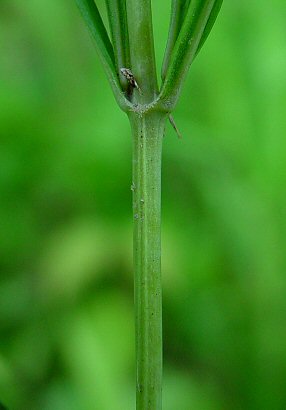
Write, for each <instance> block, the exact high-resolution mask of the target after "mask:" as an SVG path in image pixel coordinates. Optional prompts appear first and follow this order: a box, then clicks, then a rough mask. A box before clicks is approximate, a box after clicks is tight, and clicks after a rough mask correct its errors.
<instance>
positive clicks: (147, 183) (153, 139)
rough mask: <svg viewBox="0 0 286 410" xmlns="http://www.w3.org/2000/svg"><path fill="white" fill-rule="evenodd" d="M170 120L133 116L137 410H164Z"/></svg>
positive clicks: (153, 114)
mask: <svg viewBox="0 0 286 410" xmlns="http://www.w3.org/2000/svg"><path fill="white" fill-rule="evenodd" d="M165 119H166V115H163V114H162V113H148V114H145V115H143V116H141V117H140V116H139V115H136V114H134V113H132V114H130V121H131V126H132V133H133V181H132V190H133V218H134V269H135V328H136V330H135V331H136V409H137V410H161V408H162V290H161V288H162V286H161V158H162V138H163V134H164V127H165Z"/></svg>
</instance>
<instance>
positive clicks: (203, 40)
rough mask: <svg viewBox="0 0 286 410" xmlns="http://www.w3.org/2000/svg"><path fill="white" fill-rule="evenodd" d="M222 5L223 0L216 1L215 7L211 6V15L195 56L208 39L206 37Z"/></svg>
mask: <svg viewBox="0 0 286 410" xmlns="http://www.w3.org/2000/svg"><path fill="white" fill-rule="evenodd" d="M222 3H223V0H216V2H215V5H214V6H213V9H212V12H211V14H210V17H209V20H208V23H207V25H206V27H205V30H204V33H203V35H202V38H201V41H200V45H199V47H198V49H197V53H196V54H198V53H199V52H200V50H201V48H202V46H203V45H204V43H205V41H206V39H207V38H208V36H209V34H210V32H211V30H212V28H213V26H214V23H215V21H216V19H217V16H218V14H219V12H220V9H221V6H222Z"/></svg>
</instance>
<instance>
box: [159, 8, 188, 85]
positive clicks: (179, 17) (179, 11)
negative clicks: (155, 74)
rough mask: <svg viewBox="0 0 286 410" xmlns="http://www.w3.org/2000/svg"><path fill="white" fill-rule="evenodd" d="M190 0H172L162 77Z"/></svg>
mask: <svg viewBox="0 0 286 410" xmlns="http://www.w3.org/2000/svg"><path fill="white" fill-rule="evenodd" d="M190 1H191V0H172V7H171V21H170V28H169V34H168V41H167V46H166V51H165V55H164V61H163V65H162V79H163V80H164V78H165V77H166V72H167V68H168V66H169V63H170V58H171V54H172V51H173V48H174V47H175V43H176V40H177V38H178V35H179V33H180V29H181V27H182V24H183V21H184V19H185V17H186V14H187V11H188V7H189V4H190Z"/></svg>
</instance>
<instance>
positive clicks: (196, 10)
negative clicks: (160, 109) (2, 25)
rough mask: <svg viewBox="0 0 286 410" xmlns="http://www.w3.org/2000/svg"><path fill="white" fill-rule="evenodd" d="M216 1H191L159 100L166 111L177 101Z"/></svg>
mask: <svg viewBox="0 0 286 410" xmlns="http://www.w3.org/2000/svg"><path fill="white" fill-rule="evenodd" d="M216 1H217V0H192V1H191V3H190V5H189V8H188V12H187V15H186V17H185V20H184V23H183V26H182V29H181V31H180V34H179V36H178V39H177V41H176V44H175V47H174V50H173V52H172V57H171V60H170V64H169V66H168V69H167V73H166V78H165V80H164V82H163V85H162V87H161V91H160V96H159V100H160V102H161V103H162V105H163V106H165V108H166V109H168V111H170V110H172V109H173V108H174V106H175V104H176V102H177V100H178V97H179V95H180V91H181V88H182V84H183V81H184V79H185V77H186V75H187V72H188V70H189V67H190V65H191V64H192V62H193V60H194V58H195V56H196V54H197V50H198V48H199V46H200V43H201V40H202V38H203V34H204V31H205V29H206V26H207V24H208V22H209V18H210V15H211V13H212V11H213V8H214V6H215V4H216Z"/></svg>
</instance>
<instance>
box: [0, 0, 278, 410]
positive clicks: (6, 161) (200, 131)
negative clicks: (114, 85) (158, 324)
mask: <svg viewBox="0 0 286 410" xmlns="http://www.w3.org/2000/svg"><path fill="white" fill-rule="evenodd" d="M99 3H100V4H101V6H103V0H102V1H101V2H99ZM153 3H154V25H155V36H156V49H157V57H158V66H159V64H160V61H161V60H162V56H163V52H164V44H165V41H166V35H167V27H168V19H169V17H168V16H169V3H170V2H167V3H166V1H165V0H157V1H154V2H153ZM285 16H286V4H285V1H284V0H273V1H272V2H266V1H265V2H261V1H260V0H252V1H251V2H249V1H248V0H241V1H239V2H238V1H225V4H224V6H223V9H222V12H221V15H220V16H219V19H218V22H217V25H216V26H215V29H214V31H213V33H212V34H211V36H210V38H209V40H208V42H207V43H206V45H205V47H204V48H203V50H202V52H201V54H200V56H199V57H198V58H197V60H196V62H195V64H194V65H193V67H192V70H191V73H190V75H189V77H188V80H187V82H186V85H185V88H184V92H183V95H182V97H181V99H180V102H179V104H178V107H177V109H176V111H175V114H174V115H175V119H176V122H177V124H178V126H179V128H180V130H181V133H182V134H183V139H182V140H178V139H177V137H176V135H175V134H174V132H173V130H172V128H171V126H169V125H168V126H167V131H166V137H165V141H164V159H163V227H162V241H163V244H162V246H163V281H164V356H165V369H164V410H174V409H179V410H192V409H196V410H248V409H250V410H269V409H271V410H285V409H286V277H285V268H286V258H285V245H286V218H285V216H286V215H285V214H286V212H285V209H286V195H285V191H286V161H285V158H286V138H285V137H286V120H285V117H286V115H285V108H286V41H285V39H286V26H285ZM130 185H131V138H130V130H129V124H128V121H127V118H126V117H125V115H124V114H123V113H122V112H120V110H119V109H118V108H117V106H116V104H115V102H114V99H113V96H112V94H111V91H110V89H109V87H108V84H107V81H106V79H105V77H104V74H103V71H102V68H101V66H100V65H99V61H98V58H97V56H96V54H95V51H94V49H93V46H92V42H91V40H90V38H89V35H88V32H87V30H86V29H85V27H84V24H83V21H82V20H81V18H80V16H79V13H78V10H77V8H76V6H75V2H74V1H73V0H41V1H39V0H27V1H23V0H1V1H0V271H1V276H0V332H1V334H0V336H1V338H0V343H1V348H0V401H2V402H3V403H5V404H6V405H8V407H9V409H11V410H18V409H19V410H97V409H98V410H128V409H130V410H131V409H134V407H135V405H134V403H135V396H134V340H133V333H134V324H133V293H132V292H133V289H132V288H133V278H132V216H131V191H130Z"/></svg>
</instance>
